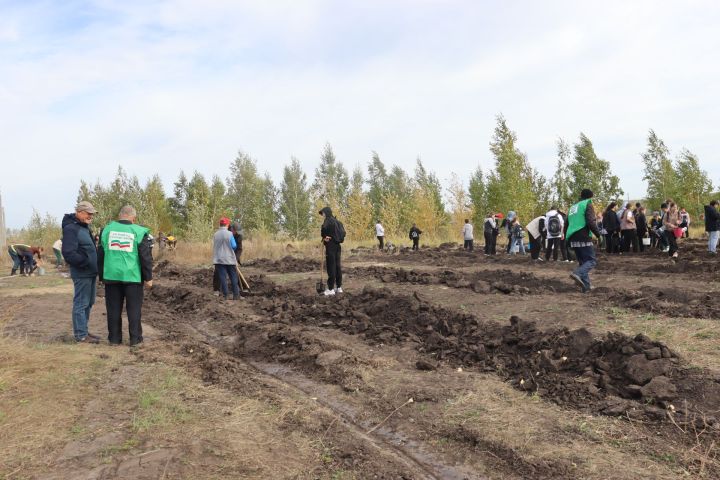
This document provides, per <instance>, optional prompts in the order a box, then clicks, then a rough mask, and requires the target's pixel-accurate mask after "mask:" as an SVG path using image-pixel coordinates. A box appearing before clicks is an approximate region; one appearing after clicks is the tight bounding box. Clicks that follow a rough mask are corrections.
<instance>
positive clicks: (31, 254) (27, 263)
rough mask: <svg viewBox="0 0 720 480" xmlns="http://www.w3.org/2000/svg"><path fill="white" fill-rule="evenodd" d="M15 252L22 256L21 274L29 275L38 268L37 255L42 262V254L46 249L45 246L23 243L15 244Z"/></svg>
mask: <svg viewBox="0 0 720 480" xmlns="http://www.w3.org/2000/svg"><path fill="white" fill-rule="evenodd" d="M14 247H15V252H16V253H17V255H18V256H19V257H20V274H21V275H25V276H26V277H29V276H30V275H32V273H33V272H34V271H35V268H37V267H36V266H35V265H36V262H35V255H37V258H38V261H39V262H40V263H41V264H42V254H43V252H44V251H45V249H44V248H43V247H38V246H31V245H25V244H22V243H19V244H15V245H14Z"/></svg>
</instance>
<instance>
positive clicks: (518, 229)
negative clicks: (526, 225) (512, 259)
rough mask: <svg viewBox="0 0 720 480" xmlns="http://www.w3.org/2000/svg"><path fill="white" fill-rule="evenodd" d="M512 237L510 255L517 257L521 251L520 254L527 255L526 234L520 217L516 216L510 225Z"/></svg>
mask: <svg viewBox="0 0 720 480" xmlns="http://www.w3.org/2000/svg"><path fill="white" fill-rule="evenodd" d="M510 235H511V236H510V245H511V248H510V254H511V255H515V254H516V253H517V252H518V250H519V251H520V253H522V254H523V255H525V245H523V238H524V237H525V232H524V231H523V227H522V225H521V224H520V218H519V217H518V216H515V218H513V220H512V223H511V225H510Z"/></svg>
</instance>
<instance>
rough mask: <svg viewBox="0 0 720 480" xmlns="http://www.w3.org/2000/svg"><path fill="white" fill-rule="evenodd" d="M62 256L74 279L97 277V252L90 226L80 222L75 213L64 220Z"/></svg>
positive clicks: (67, 215)
mask: <svg viewBox="0 0 720 480" xmlns="http://www.w3.org/2000/svg"><path fill="white" fill-rule="evenodd" d="M62 231H63V234H62V237H63V238H62V256H63V258H64V259H65V262H67V264H68V265H70V276H71V277H72V278H94V277H95V276H97V273H98V267H97V250H96V248H95V242H94V241H93V236H92V232H91V231H90V226H89V225H88V224H86V223H82V222H80V221H79V220H78V219H77V218H76V217H75V214H74V213H68V214H66V215H65V216H64V217H63V220H62Z"/></svg>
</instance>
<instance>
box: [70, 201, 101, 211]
mask: <svg viewBox="0 0 720 480" xmlns="http://www.w3.org/2000/svg"><path fill="white" fill-rule="evenodd" d="M75 211H76V212H87V213H97V210H95V207H93V206H92V203H90V202H87V201H85V200H83V201H82V202H78V204H77V205H76V206H75Z"/></svg>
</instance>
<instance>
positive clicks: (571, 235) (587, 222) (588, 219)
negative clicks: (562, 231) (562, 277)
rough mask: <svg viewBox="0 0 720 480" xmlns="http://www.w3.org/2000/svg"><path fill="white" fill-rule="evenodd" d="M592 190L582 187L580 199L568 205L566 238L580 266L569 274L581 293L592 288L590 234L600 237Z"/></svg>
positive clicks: (593, 250) (592, 247) (592, 250)
mask: <svg viewBox="0 0 720 480" xmlns="http://www.w3.org/2000/svg"><path fill="white" fill-rule="evenodd" d="M592 197H593V192H592V191H591V190H589V189H587V188H586V189H584V190H583V191H582V192H580V201H579V202H577V203H576V204H575V205H573V206H572V207H570V211H569V212H568V224H569V226H568V230H567V234H566V238H567V239H568V241H569V242H570V248H572V249H573V250H574V251H575V257H576V258H577V261H578V263H579V264H580V266H579V267H578V268H576V269H575V271H574V272H573V273H571V274H570V278H572V279H573V280H574V281H575V283H577V284H578V286H579V287H580V289H581V290H582V292H583V293H585V292H588V291H590V290H591V289H592V286H591V285H590V270H592V269H593V268H595V266H596V265H597V261H596V260H595V246H594V245H593V242H592V234H595V235H596V236H597V237H598V238H600V230H598V227H597V223H596V215H595V209H594V208H593V204H592Z"/></svg>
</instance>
